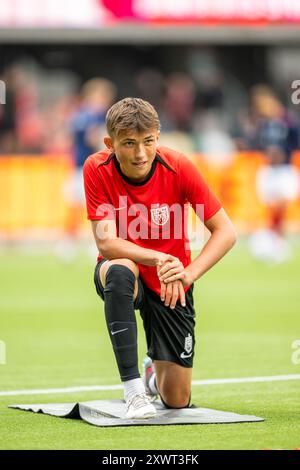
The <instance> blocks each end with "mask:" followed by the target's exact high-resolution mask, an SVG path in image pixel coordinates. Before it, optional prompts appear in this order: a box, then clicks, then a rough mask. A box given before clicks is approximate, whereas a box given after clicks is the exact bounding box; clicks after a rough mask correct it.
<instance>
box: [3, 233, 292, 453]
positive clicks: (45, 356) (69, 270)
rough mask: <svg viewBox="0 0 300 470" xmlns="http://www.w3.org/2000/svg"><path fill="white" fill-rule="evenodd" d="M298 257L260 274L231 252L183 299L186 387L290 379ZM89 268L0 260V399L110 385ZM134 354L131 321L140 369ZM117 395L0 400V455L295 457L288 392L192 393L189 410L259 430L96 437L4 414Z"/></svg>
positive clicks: (115, 431) (86, 264)
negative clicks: (191, 298) (186, 302)
mask: <svg viewBox="0 0 300 470" xmlns="http://www.w3.org/2000/svg"><path fill="white" fill-rule="evenodd" d="M299 266H300V245H299V241H297V240H294V258H293V259H292V260H290V261H289V262H287V263H285V264H283V265H277V266H271V265H264V264H261V263H259V262H257V261H255V260H253V259H251V257H250V256H249V254H248V253H247V250H246V249H245V245H244V243H243V242H240V243H239V244H238V245H237V246H236V247H235V248H234V250H233V251H232V253H230V254H229V255H227V257H225V259H224V260H223V261H221V262H220V263H219V264H218V265H217V266H216V267H215V268H214V269H213V270H211V271H210V272H209V273H207V275H206V276H205V277H203V279H201V280H199V281H198V282H197V284H196V287H195V302H196V308H197V326H196V339H197V345H196V357H195V365H194V371H193V379H194V380H197V379H211V378H227V377H228V378H233V377H253V376H271V375H283V374H300V364H299V365H296V364H293V363H292V360H291V356H292V353H293V349H292V342H293V341H294V340H296V339H300V315H299V314H300V308H299V305H300V288H299ZM93 267H94V263H93V261H92V260H91V259H90V258H88V257H85V256H84V255H83V254H81V255H79V256H78V257H77V258H76V259H75V260H74V261H73V262H72V263H71V264H63V263H62V262H61V261H59V260H58V259H57V258H56V257H54V256H51V255H49V254H48V255H46V254H45V255H41V254H39V255H37V254H36V255H31V256H30V255H29V254H24V253H22V252H18V251H17V250H10V251H9V252H2V253H1V255H0V286H1V288H0V289H1V300H0V304H1V305H0V340H2V341H4V342H5V344H6V355H7V363H6V365H0V389H1V390H2V391H5V390H20V389H37V388H38V389H41V388H55V387H59V388H60V387H70V386H83V385H111V384H118V383H119V380H118V374H117V369H116V366H115V363H114V358H113V354H112V349H111V347H110V344H109V338H108V334H107V332H106V326H105V323H104V321H103V320H104V316H103V305H102V302H101V301H100V299H98V297H97V295H96V293H95V290H94V286H93ZM144 354H145V342H144V336H143V331H142V327H141V322H140V321H139V356H140V363H141V362H142V358H143V356H144ZM121 396H122V392H121V391H113V392H111V391H109V392H102V391H101V392H84V393H72V394H71V393H62V394H55V395H54V394H48V395H30V396H13V397H7V396H3V397H1V396H0V436H1V439H0V448H1V449H110V450H113V449H165V450H167V449H189V450H194V449H265V448H272V449H293V448H296V447H300V420H299V416H300V399H299V397H300V381H299V380H290V381H285V382H266V383H240V384H239V383H236V384H218V385H217V384H214V385H205V386H194V387H193V392H192V402H193V403H194V404H196V405H197V406H202V407H211V408H216V409H220V410H227V411H233V412H237V413H241V414H255V415H256V416H262V417H264V418H265V420H266V421H265V422H262V423H248V424H223V425H222V424H218V425H198V426H197V425H194V426H172V427H170V426H160V427H156V426H155V427H128V428H111V429H104V428H97V427H95V426H91V425H88V424H86V423H83V422H82V421H77V420H75V421H74V420H64V419H59V418H53V417H50V416H43V415H36V414H33V413H26V412H22V411H17V410H12V409H8V408H7V405H9V404H13V403H51V402H73V401H74V402H75V401H85V400H95V399H105V398H107V397H111V398H120V397H121Z"/></svg>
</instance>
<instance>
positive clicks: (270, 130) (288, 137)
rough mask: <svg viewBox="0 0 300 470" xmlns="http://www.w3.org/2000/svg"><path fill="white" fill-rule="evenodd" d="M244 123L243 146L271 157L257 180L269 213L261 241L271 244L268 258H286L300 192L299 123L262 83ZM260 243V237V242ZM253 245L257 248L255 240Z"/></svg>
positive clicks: (251, 93)
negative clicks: (288, 218) (295, 157)
mask: <svg viewBox="0 0 300 470" xmlns="http://www.w3.org/2000/svg"><path fill="white" fill-rule="evenodd" d="M241 124H242V127H241V134H240V138H239V145H240V147H242V148H250V149H258V150H261V151H263V152H264V153H265V155H266V157H267V159H268V164H266V165H264V166H263V167H261V168H260V169H259V171H258V174H257V181H256V183H257V191H258V195H259V197H260V199H261V200H262V202H263V203H264V204H265V205H266V206H267V208H268V215H269V227H268V231H266V232H264V233H263V234H262V235H261V240H263V241H261V243H262V244H264V245H266V246H268V258H270V259H271V260H272V261H284V260H285V259H286V258H287V257H288V254H289V248H288V245H287V243H286V241H285V240H284V238H283V237H284V220H285V215H286V209H287V204H288V202H289V201H292V200H294V199H296V198H297V196H298V194H299V174H298V171H297V170H296V168H295V167H294V166H293V165H292V164H291V158H292V154H293V151H294V150H296V149H298V148H299V123H298V121H297V120H296V118H295V117H294V116H293V115H292V114H291V113H290V112H289V111H287V110H286V109H285V107H284V106H283V104H282V103H281V101H280V100H279V98H278V97H277V95H276V93H275V92H274V91H273V90H272V89H271V88H270V87H268V86H266V85H258V86H255V87H254V88H253V89H252V90H251V92H250V113H249V116H247V117H246V118H245V119H244V120H243V121H242V122H241ZM266 239H268V240H269V241H268V243H267V242H266ZM252 241H253V240H252ZM259 243H260V238H258V239H257V242H256V245H257V246H258V245H259ZM252 246H253V248H254V251H255V243H253V244H252ZM270 247H271V249H270Z"/></svg>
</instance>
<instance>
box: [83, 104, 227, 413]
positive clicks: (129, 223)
mask: <svg viewBox="0 0 300 470" xmlns="http://www.w3.org/2000/svg"><path fill="white" fill-rule="evenodd" d="M106 125H107V131H108V136H107V137H105V139H104V143H105V145H106V147H107V149H106V150H104V151H101V152H98V153H96V154H94V155H91V156H90V157H89V158H88V159H87V161H86V163H85V165H84V183H85V193H86V201H87V211H88V218H89V219H90V220H91V221H92V227H93V233H94V236H95V240H96V243H97V246H98V248H99V257H98V263H97V266H96V269H95V285H96V289H97V292H98V294H99V295H100V296H101V298H102V299H103V300H104V306H105V317H106V323H107V328H108V331H109V335H110V338H111V342H112V346H113V349H114V353H115V357H116V361H117V365H118V369H119V373H120V377H121V380H122V382H123V384H124V398H125V401H126V410H127V411H126V417H127V418H148V417H153V416H155V414H156V410H155V408H154V406H153V405H152V403H151V401H150V400H149V397H148V396H147V394H146V390H145V384H144V382H143V380H142V379H141V377H140V373H139V369H138V355H137V326H136V317H135V309H139V310H140V313H141V316H142V319H143V325H144V329H145V334H146V341H147V347H148V356H149V357H150V358H151V359H152V361H153V364H154V367H151V366H150V365H149V364H148V365H147V370H148V373H147V376H146V380H147V384H146V385H147V391H150V392H151V393H152V394H155V393H156V392H158V393H159V394H160V397H161V399H162V401H163V403H164V404H165V406H167V407H171V408H184V407H187V406H189V403H190V396H191V381H192V365H193V356H194V345H195V337H194V327H195V311H194V305H193V284H194V282H195V281H196V280H197V279H199V278H200V277H201V276H202V275H203V274H204V273H205V272H206V271H207V270H208V269H210V268H211V267H212V266H213V265H214V264H215V263H216V262H217V261H218V260H219V259H220V258H222V256H223V255H224V254H225V253H226V252H227V251H228V250H229V249H230V248H231V247H232V246H233V245H234V243H235V240H236V235H235V231H234V228H233V226H232V224H231V222H230V220H229V219H228V217H227V215H226V213H225V211H224V210H223V209H222V207H221V204H220V202H219V201H218V200H217V199H216V197H215V196H214V195H213V193H212V192H211V191H210V189H209V188H208V186H207V184H206V183H205V181H204V180H203V178H202V176H201V175H200V174H199V173H198V171H197V169H196V168H195V167H194V166H193V164H192V163H191V162H190V161H189V160H188V159H187V158H186V157H185V156H184V155H182V154H180V153H178V152H176V151H174V150H171V149H169V148H164V147H159V146H158V139H159V129H160V122H159V118H158V115H157V113H156V111H155V110H154V108H153V107H152V106H151V105H150V104H149V103H148V102H146V101H143V100H141V99H139V98H125V99H123V100H121V101H119V102H117V103H116V104H114V105H113V106H112V107H111V108H110V110H109V111H108V113H107V116H106ZM187 204H191V205H192V207H193V209H194V210H195V212H196V213H197V215H198V216H199V217H201V219H202V220H203V222H204V223H205V225H206V227H207V228H208V230H209V231H210V232H211V237H210V239H209V240H208V241H207V243H206V244H205V245H204V247H203V249H202V250H201V252H200V254H199V255H198V256H197V257H196V259H195V260H194V261H193V262H192V261H191V253H190V247H189V242H188V238H187V235H186V234H187V227H186V226H187V217H186V215H187ZM150 372H151V373H150Z"/></svg>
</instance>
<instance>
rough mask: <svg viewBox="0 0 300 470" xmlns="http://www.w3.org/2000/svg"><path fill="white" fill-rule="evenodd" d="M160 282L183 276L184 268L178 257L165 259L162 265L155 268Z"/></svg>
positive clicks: (171, 280)
mask: <svg viewBox="0 0 300 470" xmlns="http://www.w3.org/2000/svg"><path fill="white" fill-rule="evenodd" d="M157 275H158V278H159V280H160V282H166V283H168V282H173V281H177V280H179V279H183V278H184V277H185V270H184V266H183V264H182V262H181V261H180V259H179V258H175V257H174V259H173V260H167V261H166V262H165V263H164V264H163V266H162V267H158V268H157Z"/></svg>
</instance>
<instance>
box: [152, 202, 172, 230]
mask: <svg viewBox="0 0 300 470" xmlns="http://www.w3.org/2000/svg"><path fill="white" fill-rule="evenodd" d="M150 210H151V219H152V220H153V222H154V223H155V224H156V225H165V224H166V223H167V222H168V220H169V217H170V212H169V207H168V206H167V205H166V206H161V207H157V208H155V209H150Z"/></svg>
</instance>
